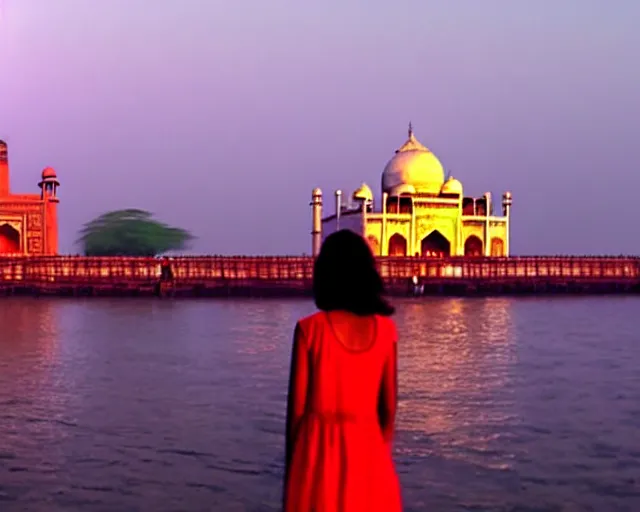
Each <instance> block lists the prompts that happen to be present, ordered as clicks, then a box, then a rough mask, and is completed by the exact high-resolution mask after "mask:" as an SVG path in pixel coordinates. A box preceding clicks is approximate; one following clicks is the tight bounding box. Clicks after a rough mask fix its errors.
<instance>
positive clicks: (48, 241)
mask: <svg viewBox="0 0 640 512" xmlns="http://www.w3.org/2000/svg"><path fill="white" fill-rule="evenodd" d="M38 186H39V187H40V198H41V199H42V200H43V201H44V209H45V217H44V229H45V235H44V254H51V255H53V254H58V203H59V202H60V200H59V199H58V187H59V186H60V182H59V181H58V176H57V174H56V171H55V170H53V169H52V168H51V167H47V168H46V169H45V170H44V171H42V180H41V181H40V183H38Z"/></svg>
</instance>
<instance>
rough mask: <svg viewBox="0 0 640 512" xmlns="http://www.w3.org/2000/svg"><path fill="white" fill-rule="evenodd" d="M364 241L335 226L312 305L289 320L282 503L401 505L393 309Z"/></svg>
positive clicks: (324, 507) (299, 510)
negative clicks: (290, 347)
mask: <svg viewBox="0 0 640 512" xmlns="http://www.w3.org/2000/svg"><path fill="white" fill-rule="evenodd" d="M383 291H384V289H383V283H382V279H381V278H380V275H379V274H378V271H377V270H376V266H375V260H374V257H373V255H372V253H371V250H370V249H369V246H368V245H367V243H366V242H365V240H364V239H363V238H362V237H360V236H358V235H357V234H355V233H353V232H352V231H348V230H342V231H338V232H336V233H333V234H332V235H330V236H329V237H327V239H326V240H325V242H324V244H323V245H322V248H321V250H320V254H319V255H318V258H317V259H316V262H315V267H314V275H313V293H314V297H315V303H316V306H317V308H318V310H319V311H318V312H317V313H315V314H313V315H311V316H309V317H307V318H304V319H302V320H300V321H299V322H298V323H297V325H296V328H295V334H294V341H293V353H292V358H291V374H290V380H289V399H288V406H287V430H286V462H285V481H284V509H285V511H286V512H350V511H362V512H374V511H384V512H395V511H400V510H401V509H402V505H401V499H400V486H399V483H398V478H397V475H396V472H395V468H394V465H393V460H392V455H391V453H392V439H393V428H394V420H395V414H396V395H397V366H396V360H397V356H396V340H397V335H396V328H395V324H394V323H393V320H391V318H390V317H391V315H392V314H393V312H394V310H393V307H391V306H390V305H389V304H388V303H387V302H386V301H385V300H384V298H383V297H382V294H383Z"/></svg>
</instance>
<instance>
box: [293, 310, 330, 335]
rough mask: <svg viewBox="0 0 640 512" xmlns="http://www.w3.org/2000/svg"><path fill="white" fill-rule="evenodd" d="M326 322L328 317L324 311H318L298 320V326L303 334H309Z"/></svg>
mask: <svg viewBox="0 0 640 512" xmlns="http://www.w3.org/2000/svg"><path fill="white" fill-rule="evenodd" d="M325 320H326V315H325V314H324V312H323V311H316V312H315V313H312V314H311V315H307V316H305V317H303V318H301V319H300V320H298V326H299V328H300V329H302V331H303V332H305V333H308V332H309V331H310V330H311V329H313V327H315V326H316V325H318V324H319V323H322V322H324V321H325Z"/></svg>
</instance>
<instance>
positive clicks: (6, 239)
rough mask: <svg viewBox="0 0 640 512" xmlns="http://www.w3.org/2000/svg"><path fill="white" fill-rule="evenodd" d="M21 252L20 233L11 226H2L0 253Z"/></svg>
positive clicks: (0, 231)
mask: <svg viewBox="0 0 640 512" xmlns="http://www.w3.org/2000/svg"><path fill="white" fill-rule="evenodd" d="M19 252H20V233H18V231H17V230H16V229H15V228H14V227H12V226H10V225H9V224H3V225H2V226H0V254H16V253H19Z"/></svg>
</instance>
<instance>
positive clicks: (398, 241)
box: [389, 233, 407, 256]
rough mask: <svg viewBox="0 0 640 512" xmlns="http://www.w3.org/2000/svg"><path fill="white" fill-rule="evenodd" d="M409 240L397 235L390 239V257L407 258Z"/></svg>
mask: <svg viewBox="0 0 640 512" xmlns="http://www.w3.org/2000/svg"><path fill="white" fill-rule="evenodd" d="M406 255H407V239H406V238H405V237H403V236H402V235H399V234H398V233H396V234H395V235H393V236H392V237H391V238H389V256H406Z"/></svg>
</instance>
